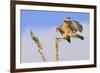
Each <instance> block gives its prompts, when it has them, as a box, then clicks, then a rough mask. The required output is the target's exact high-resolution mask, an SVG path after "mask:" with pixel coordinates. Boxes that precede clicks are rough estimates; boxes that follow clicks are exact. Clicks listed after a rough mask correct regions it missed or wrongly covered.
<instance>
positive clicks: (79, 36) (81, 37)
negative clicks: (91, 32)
mask: <svg viewBox="0 0 100 73" xmlns="http://www.w3.org/2000/svg"><path fill="white" fill-rule="evenodd" d="M76 35H77V37H78V38H80V39H81V40H84V37H83V36H81V35H78V34H76Z"/></svg>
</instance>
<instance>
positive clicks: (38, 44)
mask: <svg viewBox="0 0 100 73" xmlns="http://www.w3.org/2000/svg"><path fill="white" fill-rule="evenodd" d="M30 35H31V37H32V39H33V41H34V42H35V43H36V45H37V47H38V48H39V49H38V51H39V53H40V55H41V58H42V60H43V61H46V59H45V56H44V53H43V47H42V44H41V43H40V41H39V39H38V37H36V36H35V35H34V33H33V32H32V31H30Z"/></svg>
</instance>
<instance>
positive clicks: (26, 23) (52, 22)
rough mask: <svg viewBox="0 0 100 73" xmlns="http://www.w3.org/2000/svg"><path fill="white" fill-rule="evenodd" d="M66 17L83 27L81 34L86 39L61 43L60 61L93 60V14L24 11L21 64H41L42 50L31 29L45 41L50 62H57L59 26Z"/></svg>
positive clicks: (45, 50)
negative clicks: (91, 56)
mask: <svg viewBox="0 0 100 73" xmlns="http://www.w3.org/2000/svg"><path fill="white" fill-rule="evenodd" d="M65 17H70V18H71V19H72V20H76V21H79V22H80V23H81V24H82V25H83V33H81V35H82V36H83V37H84V40H80V39H73V38H71V44H70V43H68V42H67V41H61V42H60V44H59V46H60V47H59V58H60V60H59V61H71V60H87V59H89V50H90V42H89V41H90V34H89V33H90V28H89V25H90V24H89V20H90V18H89V17H90V16H89V13H82V12H81V13H79V12H51V11H34V10H21V30H22V32H21V62H25V63H26V62H41V57H40V54H39V53H38V47H37V46H36V44H35V43H34V42H33V40H32V38H31V37H30V30H32V31H33V32H34V33H35V35H36V36H38V38H39V40H40V41H41V43H42V46H43V48H44V54H45V56H46V59H47V61H50V62H51V61H54V58H53V51H54V37H55V35H56V33H57V32H56V26H57V25H59V24H62V23H63V20H64V18H65ZM58 34H60V33H58Z"/></svg>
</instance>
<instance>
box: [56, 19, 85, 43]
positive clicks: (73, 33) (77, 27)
mask: <svg viewBox="0 0 100 73" xmlns="http://www.w3.org/2000/svg"><path fill="white" fill-rule="evenodd" d="M56 30H58V31H59V32H60V33H61V35H62V36H61V38H59V37H58V39H66V40H67V41H68V42H69V43H70V42H71V41H70V37H76V38H79V39H81V40H83V39H84V37H83V36H81V35H79V34H77V31H79V32H81V33H82V31H83V27H82V25H81V24H80V23H79V22H77V21H73V20H71V18H64V23H63V24H61V25H59V26H58V27H57V28H56Z"/></svg>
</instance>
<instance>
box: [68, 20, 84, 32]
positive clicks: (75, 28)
mask: <svg viewBox="0 0 100 73" xmlns="http://www.w3.org/2000/svg"><path fill="white" fill-rule="evenodd" d="M70 28H71V29H72V31H74V32H76V31H79V32H82V31H83V26H82V25H81V24H80V23H79V22H77V21H72V23H71V24H70Z"/></svg>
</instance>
